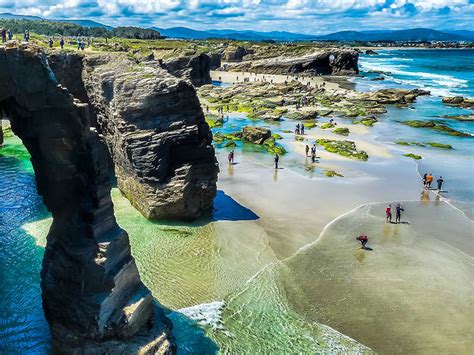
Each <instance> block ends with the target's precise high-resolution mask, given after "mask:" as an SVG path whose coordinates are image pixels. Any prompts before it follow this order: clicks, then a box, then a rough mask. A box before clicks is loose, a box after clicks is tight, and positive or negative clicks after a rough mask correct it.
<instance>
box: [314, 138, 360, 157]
mask: <svg viewBox="0 0 474 355" xmlns="http://www.w3.org/2000/svg"><path fill="white" fill-rule="evenodd" d="M316 143H317V144H319V145H322V146H323V147H324V149H326V151H328V152H331V153H336V154H339V155H342V156H344V157H348V158H354V159H359V160H364V161H365V160H367V159H369V155H368V154H367V153H366V152H364V151H363V150H361V151H358V150H357V147H356V145H355V143H354V142H352V141H345V140H344V141H342V140H332V139H318V140H316Z"/></svg>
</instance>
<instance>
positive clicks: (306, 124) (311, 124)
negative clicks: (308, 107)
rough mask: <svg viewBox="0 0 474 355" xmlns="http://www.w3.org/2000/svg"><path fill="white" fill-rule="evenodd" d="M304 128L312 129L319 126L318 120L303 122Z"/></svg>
mask: <svg viewBox="0 0 474 355" xmlns="http://www.w3.org/2000/svg"><path fill="white" fill-rule="evenodd" d="M303 126H304V128H307V129H311V128H314V127H317V125H316V122H306V123H303Z"/></svg>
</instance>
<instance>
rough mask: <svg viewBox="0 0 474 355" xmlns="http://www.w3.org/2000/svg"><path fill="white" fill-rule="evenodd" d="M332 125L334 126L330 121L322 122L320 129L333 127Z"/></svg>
mask: <svg viewBox="0 0 474 355" xmlns="http://www.w3.org/2000/svg"><path fill="white" fill-rule="evenodd" d="M334 127H335V126H334V124H333V123H330V122H328V123H324V124H322V125H321V129H328V128H334Z"/></svg>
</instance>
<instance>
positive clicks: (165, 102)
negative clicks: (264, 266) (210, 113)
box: [83, 55, 219, 220]
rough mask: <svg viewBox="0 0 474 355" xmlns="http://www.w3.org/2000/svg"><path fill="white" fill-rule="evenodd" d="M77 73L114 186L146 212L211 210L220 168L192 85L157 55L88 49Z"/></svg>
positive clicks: (166, 215)
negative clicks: (136, 56) (139, 57)
mask: <svg viewBox="0 0 474 355" xmlns="http://www.w3.org/2000/svg"><path fill="white" fill-rule="evenodd" d="M83 78H84V82H85V85H86V89H87V92H88V95H89V99H90V102H91V105H92V106H93V107H94V109H95V111H96V114H97V119H98V130H99V131H100V132H101V133H102V134H103V135H104V137H105V141H106V143H107V146H108V148H109V151H110V153H111V155H112V158H113V160H114V163H115V173H116V176H117V181H118V187H119V188H120V190H121V191H122V192H123V193H124V194H125V195H126V196H127V198H128V199H129V200H130V202H131V203H132V205H133V206H134V207H135V208H137V209H138V210H139V211H140V212H141V213H142V214H143V215H144V216H145V217H146V218H150V219H181V220H183V219H195V218H197V217H200V216H201V215H202V214H204V213H206V212H208V211H211V209H212V205H213V199H214V197H215V195H216V182H217V173H218V171H219V168H218V165H217V160H216V158H215V153H214V148H213V147H212V145H211V142H212V136H211V133H210V130H209V126H208V125H207V123H206V122H205V119H204V114H203V112H202V110H201V106H200V104H199V100H198V98H197V95H196V92H195V90H194V87H193V86H192V85H191V84H190V83H189V82H188V81H185V80H182V79H178V78H176V77H174V76H172V75H170V74H169V73H168V72H167V71H166V70H164V69H163V68H161V67H160V63H158V62H147V63H142V64H141V65H137V64H136V63H134V62H131V61H130V60H129V59H128V58H127V57H126V56H122V55H100V56H90V57H87V58H86V59H85V61H84V72H83Z"/></svg>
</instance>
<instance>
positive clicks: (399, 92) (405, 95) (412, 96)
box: [359, 89, 430, 105]
mask: <svg viewBox="0 0 474 355" xmlns="http://www.w3.org/2000/svg"><path fill="white" fill-rule="evenodd" d="M429 94H430V92H429V91H426V90H421V89H412V90H408V89H382V90H377V91H372V92H368V93H361V94H359V99H360V100H364V101H374V102H377V103H379V104H400V105H405V104H408V103H412V102H415V100H416V98H417V97H418V96H425V95H429Z"/></svg>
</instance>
